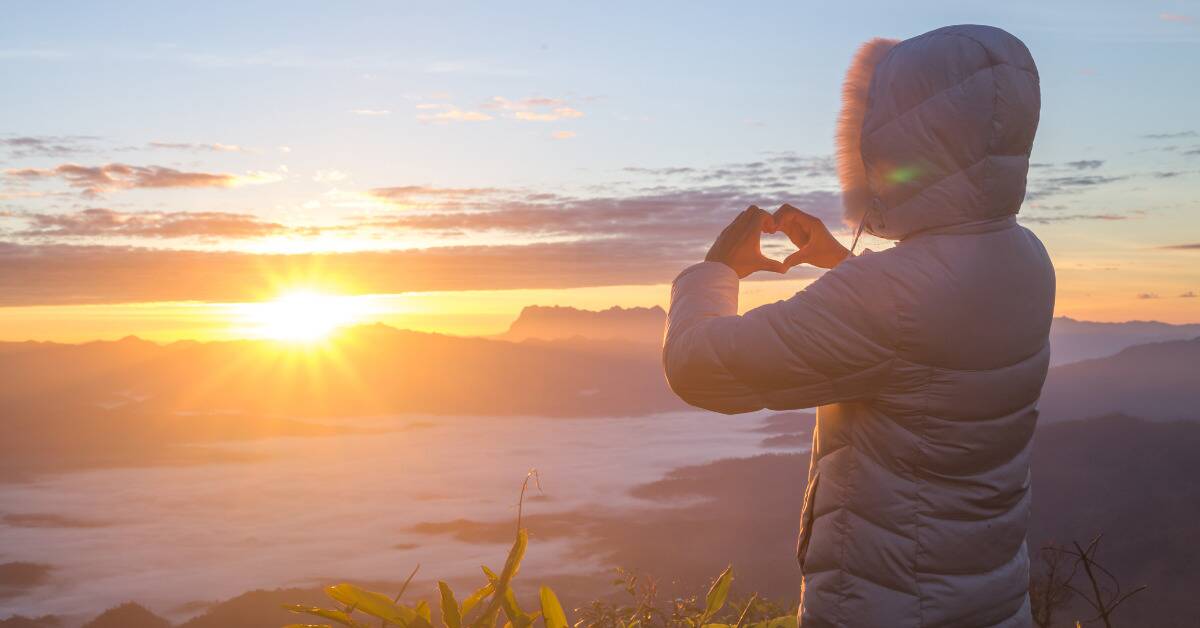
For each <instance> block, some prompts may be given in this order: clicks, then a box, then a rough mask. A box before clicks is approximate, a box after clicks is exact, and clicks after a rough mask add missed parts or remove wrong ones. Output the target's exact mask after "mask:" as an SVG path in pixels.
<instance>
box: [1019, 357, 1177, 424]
mask: <svg viewBox="0 0 1200 628" xmlns="http://www.w3.org/2000/svg"><path fill="white" fill-rule="evenodd" d="M1038 407H1039V408H1040V409H1041V413H1042V419H1043V420H1044V421H1066V420H1071V419H1082V418H1087V417H1093V416H1098V415H1102V414H1106V413H1110V412H1121V413H1125V414H1129V415H1133V416H1138V417H1142V418H1146V419H1154V420H1171V419H1189V420H1196V419H1200V338H1198V339H1194V340H1178V341H1171V342H1156V343H1152V344H1145V345H1138V346H1135V347H1129V348H1127V349H1124V350H1123V351H1121V352H1120V353H1117V354H1116V355H1114V356H1110V357H1107V358H1100V359H1096V360H1085V361H1083V362H1076V363H1074V364H1066V365H1063V366H1059V367H1056V368H1052V369H1050V374H1049V376H1048V377H1047V378H1046V385H1045V387H1044V388H1043V389H1042V399H1041V401H1040V402H1039V404H1038Z"/></svg>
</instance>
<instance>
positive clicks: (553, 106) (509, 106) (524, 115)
mask: <svg viewBox="0 0 1200 628" xmlns="http://www.w3.org/2000/svg"><path fill="white" fill-rule="evenodd" d="M480 108H481V109H492V110H502V111H508V112H510V113H511V117H512V118H513V119H515V120H522V121H525V122H554V121H556V120H564V119H572V118H582V117H583V116H584V114H583V112H582V111H580V110H578V109H576V108H574V107H571V106H569V105H568V104H567V101H565V100H563V99H561V98H545V97H541V96H535V97H531V98H522V99H520V100H509V99H507V98H505V97H503V96H493V97H492V99H491V100H489V101H488V102H486V103H484V104H483V105H481V106H480Z"/></svg>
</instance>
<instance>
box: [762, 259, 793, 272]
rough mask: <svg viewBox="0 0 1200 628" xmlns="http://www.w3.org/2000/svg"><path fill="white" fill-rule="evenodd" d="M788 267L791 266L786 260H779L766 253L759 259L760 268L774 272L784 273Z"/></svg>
mask: <svg viewBox="0 0 1200 628" xmlns="http://www.w3.org/2000/svg"><path fill="white" fill-rule="evenodd" d="M788 268H789V266H788V265H787V263H786V262H781V261H779V260H775V259H771V258H769V257H767V256H766V255H763V256H761V257H760V258H759V260H758V269H759V270H769V271H771V272H773V273H779V274H781V275H782V274H783V273H786V272H787V270H788Z"/></svg>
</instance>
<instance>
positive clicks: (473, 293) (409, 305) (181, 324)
mask: <svg viewBox="0 0 1200 628" xmlns="http://www.w3.org/2000/svg"><path fill="white" fill-rule="evenodd" d="M1058 275H1059V294H1058V303H1057V306H1056V315H1058V316H1069V317H1071V318H1075V319H1079V320H1092V321H1101V322H1122V321H1128V320H1158V321H1162V322H1167V323H1175V324H1182V323H1196V322H1198V321H1200V319H1198V318H1197V310H1198V309H1200V298H1166V297H1162V296H1157V297H1154V298H1139V297H1137V296H1129V295H1136V293H1135V292H1131V291H1130V290H1118V289H1114V286H1113V283H1114V282H1120V283H1129V284H1130V286H1131V287H1132V286H1133V285H1134V284H1135V283H1136V282H1137V281H1138V279H1137V278H1133V279H1129V278H1126V279H1124V280H1121V279H1119V278H1116V277H1113V275H1114V273H1113V271H1104V270H1096V269H1094V268H1088V267H1086V266H1080V267H1061V266H1060V267H1059V268H1058ZM1118 275H1119V273H1118ZM811 281H812V280H811V279H781V280H771V281H754V280H750V281H744V282H743V283H742V289H741V303H740V309H741V310H742V311H743V312H744V311H746V310H748V309H751V308H753V307H757V306H759V305H762V304H765V303H770V302H773V301H776V300H779V299H786V298H788V297H790V296H791V295H792V294H794V293H795V292H796V291H798V290H801V289H803V288H804V286H806V285H807V284H808V283H810V282H811ZM669 297H670V285H669V284H653V285H623V286H600V287H587V288H567V289H516V290H468V291H455V292H449V291H446V292H415V293H409V294H386V295H359V296H352V297H342V298H344V299H350V300H353V301H354V302H355V303H356V307H355V310H356V312H357V313H356V315H355V320H353V321H348V322H350V323H352V324H369V323H376V322H378V323H383V324H385V325H389V326H392V327H396V328H399V329H411V330H414V331H423V332H433V333H444V334H451V335H463V336H490V335H495V334H499V333H502V332H504V331H505V330H506V329H507V328H508V326H509V324H510V323H511V322H512V321H513V320H514V319H515V318H516V317H517V315H518V314H519V313H520V311H521V309H522V308H523V307H525V306H528V305H561V306H570V307H576V308H580V309H588V310H601V309H607V308H609V307H612V306H614V305H620V306H622V307H639V306H640V307H650V306H654V305H658V306H661V307H663V308H665V307H666V306H667V303H668V300H669ZM251 307H253V304H251ZM249 318H253V315H249V316H248V315H247V304H243V303H202V302H164V303H127V304H100V305H63V306H31V307H7V308H0V341H24V340H37V341H53V342H68V343H79V342H87V341H92V340H115V339H118V338H122V337H125V336H130V335H133V336H138V337H140V338H143V339H146V340H152V341H155V342H173V341H176V340H200V341H211V340H233V339H242V338H261V337H264V333H263V330H261V329H257V328H255V326H254V324H253V321H251V320H248V319H249ZM267 335H269V334H267Z"/></svg>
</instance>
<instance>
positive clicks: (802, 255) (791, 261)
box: [783, 246, 808, 268]
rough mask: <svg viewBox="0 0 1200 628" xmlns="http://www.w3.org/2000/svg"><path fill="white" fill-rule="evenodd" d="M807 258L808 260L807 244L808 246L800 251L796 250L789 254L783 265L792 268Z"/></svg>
mask: <svg viewBox="0 0 1200 628" xmlns="http://www.w3.org/2000/svg"><path fill="white" fill-rule="evenodd" d="M807 260H808V247H807V246H806V247H803V248H801V249H800V250H799V251H796V252H795V253H792V254H791V255H788V256H787V257H786V258H785V259H784V260H783V265H784V267H786V268H792V267H794V266H799V265H801V264H803V263H804V262H805V261H807Z"/></svg>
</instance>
